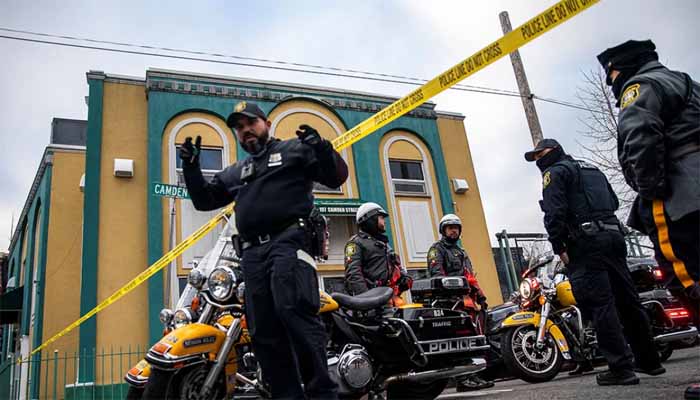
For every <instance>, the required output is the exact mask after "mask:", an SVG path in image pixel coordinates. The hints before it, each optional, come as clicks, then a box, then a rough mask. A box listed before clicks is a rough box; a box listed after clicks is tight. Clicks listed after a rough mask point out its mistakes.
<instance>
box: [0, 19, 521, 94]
mask: <svg viewBox="0 0 700 400" xmlns="http://www.w3.org/2000/svg"><path fill="white" fill-rule="evenodd" d="M0 31H6V32H13V33H22V34H28V35H35V36H43V37H50V38H54V39H68V40H75V41H84V42H90V43H100V44H111V45H116V46H125V47H135V48H141V49H148V50H163V51H170V52H175V53H185V54H192V55H199V56H203V55H204V56H213V57H222V58H232V59H237V60H246V61H256V62H264V63H270V64H280V65H291V66H295V67H305V68H315V69H321V70H330V71H337V72H345V73H353V74H363V75H370V76H379V77H383V78H396V79H404V80H410V81H416V82H421V83H426V82H428V80H427V79H422V78H415V77H410V76H402V75H392V74H384V73H378V72H370V71H362V70H355V69H348V68H338V67H330V66H325V65H314V64H304V63H298V62H291V61H281V60H274V59H265V58H255V57H245V56H238V55H230V54H221V53H208V52H204V51H198V50H188V49H178V48H171V47H159V46H153V45H145V44H134V43H127V42H114V41H109V40H99V39H91V38H86V37H79V36H69V35H56V34H50V33H42V32H33V31H26V30H20V29H12V28H4V27H0ZM455 86H460V87H463V88H471V89H479V90H487V91H493V92H503V93H511V94H517V95H519V93H518V92H515V91H512V90H505V89H495V88H489V87H484V86H475V85H466V84H458V85H455Z"/></svg>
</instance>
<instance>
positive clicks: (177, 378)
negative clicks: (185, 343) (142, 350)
mask: <svg viewBox="0 0 700 400" xmlns="http://www.w3.org/2000/svg"><path fill="white" fill-rule="evenodd" d="M209 368H210V367H209V365H207V364H199V365H197V366H194V367H191V368H187V369H184V370H181V371H178V372H176V373H175V374H173V373H172V372H166V371H161V370H159V369H156V368H154V369H152V370H151V375H150V376H149V378H148V383H147V384H146V388H145V390H144V392H143V399H144V400H156V399H158V400H164V399H167V400H210V399H221V398H223V397H224V395H225V393H226V388H225V386H224V380H223V374H221V376H219V379H217V382H216V384H215V385H214V389H213V391H212V393H210V394H209V396H207V398H206V399H205V398H203V397H202V396H201V395H200V391H201V389H202V386H203V385H204V380H205V379H206V377H207V374H208V373H209Z"/></svg>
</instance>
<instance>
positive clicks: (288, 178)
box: [183, 139, 348, 238]
mask: <svg viewBox="0 0 700 400" xmlns="http://www.w3.org/2000/svg"><path fill="white" fill-rule="evenodd" d="M251 165H252V167H250V166H251ZM250 168H252V170H253V171H254V172H253V173H252V175H251V176H250V177H249V178H245V177H244V176H243V175H242V174H243V173H244V171H245V170H246V169H248V170H250ZM183 172H184V176H185V183H186V184H187V189H188V191H189V194H190V197H191V198H192V203H193V204H194V206H195V208H196V209H197V210H214V209H217V208H220V207H223V206H225V205H227V204H229V203H231V202H233V201H235V202H236V205H235V208H234V209H235V211H236V227H237V228H238V232H239V234H240V235H241V236H242V237H243V238H253V237H255V236H258V235H265V234H269V233H276V232H279V231H280V230H283V229H285V228H286V227H288V226H289V225H291V224H292V223H294V222H295V221H297V220H298V219H299V218H305V217H308V215H309V214H310V212H311V209H312V208H313V194H312V189H313V182H314V181H315V182H320V183H322V184H323V185H326V186H328V187H331V188H337V187H340V185H342V184H343V183H344V182H345V180H346V179H347V177H348V169H347V164H345V161H344V160H343V159H342V157H340V155H339V154H338V153H337V152H336V151H335V150H333V148H332V146H331V144H330V143H329V142H327V141H324V143H323V148H322V149H320V150H319V151H315V150H314V149H312V148H311V147H310V146H308V145H306V144H304V143H302V142H301V141H300V140H299V139H290V140H284V141H282V140H279V139H271V140H270V141H269V142H268V143H267V144H266V145H265V147H264V149H263V150H262V151H260V153H258V154H255V155H251V156H248V157H246V158H245V159H243V160H241V161H238V162H236V163H235V164H233V165H231V166H229V167H227V168H226V169H224V170H223V171H221V172H218V173H217V174H216V175H214V177H213V178H212V179H211V181H210V182H206V181H205V180H204V177H203V176H202V172H201V170H200V168H199V165H197V164H190V163H183Z"/></svg>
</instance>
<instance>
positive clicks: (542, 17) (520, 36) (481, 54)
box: [333, 0, 599, 150]
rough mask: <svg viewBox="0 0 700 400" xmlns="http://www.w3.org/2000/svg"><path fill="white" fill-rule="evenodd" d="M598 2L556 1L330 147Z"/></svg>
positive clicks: (362, 133)
mask: <svg viewBox="0 0 700 400" xmlns="http://www.w3.org/2000/svg"><path fill="white" fill-rule="evenodd" d="M598 1H599V0H562V1H560V2H558V3H557V4H555V5H553V6H552V7H549V8H548V9H546V10H544V11H543V12H542V13H540V14H538V15H537V16H536V17H534V18H532V19H530V20H529V21H527V22H525V23H524V24H522V25H520V26H519V27H517V28H515V29H513V30H512V31H511V32H508V33H507V34H505V35H503V36H502V37H501V38H500V39H498V40H497V41H495V42H493V43H491V44H489V45H488V46H486V47H484V48H483V49H481V50H479V51H477V52H476V53H475V54H473V55H472V56H471V57H469V58H466V59H464V60H462V61H461V62H459V63H458V64H456V65H455V66H453V67H452V68H450V69H448V70H447V71H445V72H443V73H442V74H440V75H438V76H436V77H435V78H433V79H432V80H431V81H429V82H428V83H426V84H424V85H423V86H421V87H419V88H418V89H416V90H414V91H413V92H411V93H409V94H408V95H407V96H405V97H403V98H401V99H398V100H396V101H395V102H393V103H392V104H390V105H388V106H386V107H385V108H383V109H382V110H380V111H379V112H377V113H376V114H374V115H373V116H371V117H369V118H367V119H366V120H364V121H362V122H360V123H359V124H358V125H356V126H355V127H353V128H352V129H350V130H349V131H347V132H345V133H343V134H342V135H340V136H338V137H337V138H335V139H334V140H333V147H335V149H336V150H342V149H344V148H346V147H348V146H350V145H352V144H353V143H355V142H357V141H358V140H360V139H362V138H364V137H365V136H367V135H369V134H371V133H372V132H374V131H376V130H377V129H379V128H381V127H383V126H384V125H386V124H388V123H390V122H391V121H393V120H395V119H397V118H399V117H400V116H402V115H404V114H406V113H408V112H410V111H411V110H413V109H414V108H416V107H418V106H420V105H421V104H423V103H425V102H426V101H428V100H429V99H430V98H432V97H433V96H435V95H436V94H438V93H440V92H442V91H445V90H447V89H449V88H450V87H452V86H454V85H455V84H457V83H458V82H460V81H462V80H463V79H464V78H466V77H468V76H470V75H472V74H474V73H475V72H477V71H479V70H481V69H483V68H486V67H487V66H488V65H490V64H493V63H494V62H496V61H497V60H498V59H500V58H501V57H504V56H505V55H507V54H510V53H512V52H513V51H515V50H517V49H518V48H520V47H522V46H523V45H524V44H526V43H528V42H530V41H532V40H533V39H535V38H537V37H538V36H540V35H542V34H543V33H545V32H547V31H549V30H551V29H552V28H554V27H556V26H559V25H560V24H561V23H563V22H565V21H567V20H569V19H571V18H573V17H574V16H576V15H578V14H579V13H581V12H582V11H583V10H585V9H587V8H588V7H590V6H592V5H593V4H595V3H597V2H598Z"/></svg>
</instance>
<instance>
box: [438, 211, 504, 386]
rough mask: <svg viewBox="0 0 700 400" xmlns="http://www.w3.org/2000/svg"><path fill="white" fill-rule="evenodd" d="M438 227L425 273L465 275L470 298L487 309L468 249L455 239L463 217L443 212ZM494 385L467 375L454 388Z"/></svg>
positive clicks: (458, 234) (475, 376)
mask: <svg viewBox="0 0 700 400" xmlns="http://www.w3.org/2000/svg"><path fill="white" fill-rule="evenodd" d="M438 230H439V231H440V236H441V237H440V240H438V241H437V242H435V243H433V245H432V246H431V247H430V250H428V275H429V276H430V277H437V276H463V277H465V278H467V281H468V282H469V285H470V286H471V288H472V291H471V292H470V297H472V299H474V301H476V302H477V303H478V304H479V305H480V306H481V308H482V309H483V310H486V308H488V305H487V304H486V296H485V295H484V292H483V291H482V290H481V288H480V287H479V282H478V281H477V280H476V277H475V276H474V270H473V268H472V263H471V261H470V260H469V256H468V255H467V252H465V251H464V249H462V248H461V247H459V243H458V241H459V238H460V236H461V235H462V220H461V219H460V218H459V217H458V216H457V215H455V214H446V215H445V216H444V217H442V219H440V224H439V225H438ZM493 385H494V383H493V382H491V381H487V380H484V379H483V378H481V377H480V376H478V375H469V376H466V377H465V378H464V379H462V380H461V381H459V382H457V391H458V392H464V391H468V390H479V389H485V388H489V387H492V386H493Z"/></svg>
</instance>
